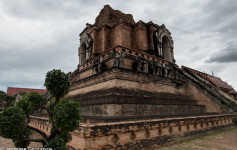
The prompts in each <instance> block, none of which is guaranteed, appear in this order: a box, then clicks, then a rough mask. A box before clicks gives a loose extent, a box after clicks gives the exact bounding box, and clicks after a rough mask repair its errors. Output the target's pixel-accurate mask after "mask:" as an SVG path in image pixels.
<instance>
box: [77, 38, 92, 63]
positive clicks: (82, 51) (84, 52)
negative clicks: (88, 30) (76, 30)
mask: <svg viewBox="0 0 237 150" xmlns="http://www.w3.org/2000/svg"><path fill="white" fill-rule="evenodd" d="M78 51H79V64H80V65H83V64H84V63H86V61H87V60H89V59H90V58H91V51H92V38H91V37H90V35H89V34H83V35H82V36H81V40H80V47H79V49H78Z"/></svg>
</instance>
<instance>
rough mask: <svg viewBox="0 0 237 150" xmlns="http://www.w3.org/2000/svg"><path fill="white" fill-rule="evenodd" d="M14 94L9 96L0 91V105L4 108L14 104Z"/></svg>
mask: <svg viewBox="0 0 237 150" xmlns="http://www.w3.org/2000/svg"><path fill="white" fill-rule="evenodd" d="M15 100H16V96H9V95H7V94H6V93H5V92H3V91H0V106H4V107H5V108H8V107H11V106H13V105H14V103H15Z"/></svg>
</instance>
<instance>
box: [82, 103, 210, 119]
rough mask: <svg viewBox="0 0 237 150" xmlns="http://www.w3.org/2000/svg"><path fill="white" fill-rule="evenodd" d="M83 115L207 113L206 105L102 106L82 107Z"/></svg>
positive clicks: (120, 115) (134, 115)
mask: <svg viewBox="0 0 237 150" xmlns="http://www.w3.org/2000/svg"><path fill="white" fill-rule="evenodd" d="M81 112H82V115H84V116H98V117H112V118H113V117H137V116H143V117H148V116H172V115H176V116H177V115H179V116H181V115H193V114H203V113H205V112H206V107H205V106H204V105H150V104H100V105H88V106H83V107H81Z"/></svg>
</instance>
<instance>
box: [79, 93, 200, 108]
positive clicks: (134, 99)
mask: <svg viewBox="0 0 237 150" xmlns="http://www.w3.org/2000/svg"><path fill="white" fill-rule="evenodd" d="M78 102H79V103H80V104H81V106H87V105H98V104H154V105H172V104H173V105H174V104H175V105H197V101H196V100H191V99H181V98H180V99H176V98H175V97H172V98H171V97H170V98H169V97H160V98H157V97H141V96H119V95H109V96H101V97H96V98H93V99H80V100H79V101H78Z"/></svg>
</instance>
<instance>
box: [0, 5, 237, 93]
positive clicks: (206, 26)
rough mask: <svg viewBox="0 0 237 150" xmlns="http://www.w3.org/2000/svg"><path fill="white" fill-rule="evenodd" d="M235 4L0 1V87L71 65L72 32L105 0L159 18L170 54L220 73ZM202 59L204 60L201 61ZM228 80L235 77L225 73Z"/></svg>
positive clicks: (34, 81) (35, 82)
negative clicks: (171, 44) (168, 35)
mask: <svg viewBox="0 0 237 150" xmlns="http://www.w3.org/2000/svg"><path fill="white" fill-rule="evenodd" d="M236 3H237V1H214V0H209V1H207V0H203V1H189V0H182V1H181V0H180V1H178V0H166V1H163V0H139V1H136V0H129V1H128V0H119V1H116V0H67V1H65V0H50V1H49V0H20V1H17V0H1V2H0V22H1V24H0V41H1V42H0V53H1V55H0V88H1V89H2V87H6V86H7V85H8V86H10V85H11V86H21V87H27V86H29V87H41V86H43V82H44V76H45V74H46V72H47V71H49V70H50V69H54V68H56V69H62V70H63V71H65V72H67V71H73V70H74V69H76V66H77V65H78V54H77V48H78V46H79V37H78V34H79V33H80V32H81V31H82V30H83V29H84V28H85V27H86V23H87V22H88V23H91V24H93V23H94V20H95V17H96V16H97V15H98V14H99V11H100V10H101V9H102V8H103V5H105V4H110V5H111V7H112V8H114V9H117V10H121V11H122V12H124V13H129V14H132V15H133V16H134V19H135V21H138V20H143V21H145V22H148V21H150V20H152V21H153V22H154V23H157V24H159V25H160V24H162V23H164V24H165V25H166V27H167V28H168V29H169V30H170V31H171V33H172V37H173V39H174V54H175V58H176V60H177V63H178V64H179V65H180V66H181V65H186V66H189V67H194V68H198V69H200V70H201V71H203V70H211V69H212V68H214V69H218V68H219V67H221V68H222V69H220V68H219V69H218V72H219V73H220V74H221V73H222V72H225V71H226V70H227V69H228V68H227V67H226V66H225V65H221V64H224V63H222V62H229V63H233V62H236V61H234V59H235V58H232V57H231V56H235V54H236V53H235V50H236V49H235V47H234V45H235V46H236V45H237V42H236V41H237V36H236V34H235V33H236V32H237V26H236V24H237V18H236V17H237V14H236V11H237V8H236V7H237V4H236ZM174 6H175V7H174ZM173 27H174V28H173ZM230 42H231V43H232V45H233V46H232V47H227V48H229V50H228V49H227V48H225V49H222V50H220V51H218V52H216V53H215V54H213V50H216V49H218V48H219V47H224V46H225V45H227V44H228V43H230ZM222 52H225V53H222ZM209 56H210V58H209V59H208V57H209ZM205 59H208V60H206V62H205ZM207 62H208V63H207ZM210 62H218V63H210ZM217 66H218V67H217ZM235 69H236V70H237V68H235ZM214 71H215V70H214ZM228 81H229V82H234V81H235V79H234V78H231V77H229V78H228ZM3 84H4V86H2V85H3ZM234 86H235V87H237V85H234ZM1 89H0V90H1Z"/></svg>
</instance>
